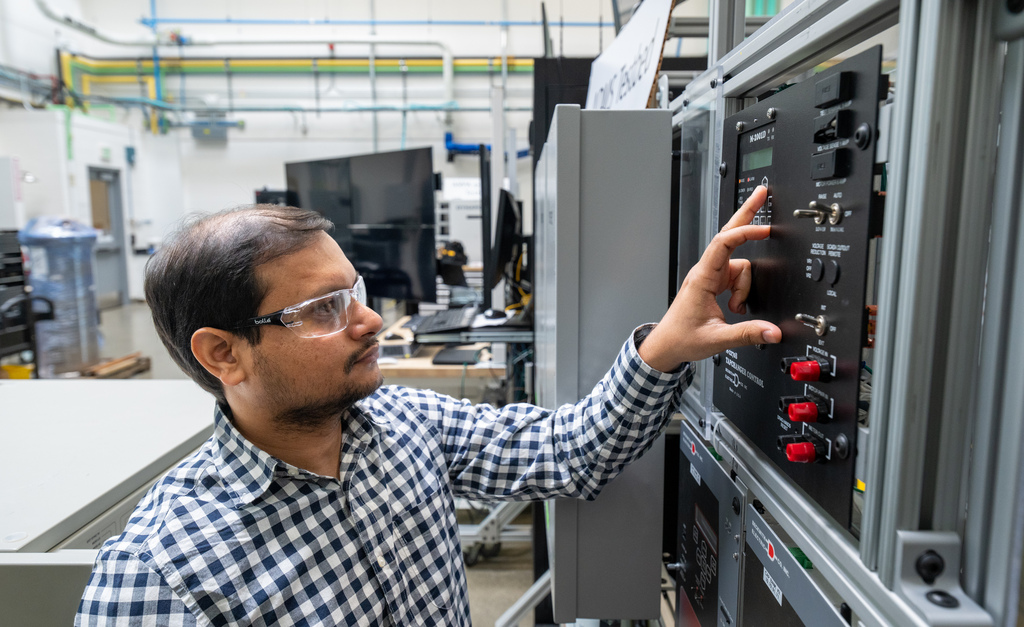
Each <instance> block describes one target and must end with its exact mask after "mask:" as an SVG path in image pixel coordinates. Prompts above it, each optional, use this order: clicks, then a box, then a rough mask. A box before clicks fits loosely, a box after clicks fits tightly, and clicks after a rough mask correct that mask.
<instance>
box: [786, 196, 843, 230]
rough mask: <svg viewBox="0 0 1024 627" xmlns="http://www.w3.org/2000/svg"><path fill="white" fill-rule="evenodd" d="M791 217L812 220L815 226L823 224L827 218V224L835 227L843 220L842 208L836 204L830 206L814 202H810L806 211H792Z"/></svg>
mask: <svg viewBox="0 0 1024 627" xmlns="http://www.w3.org/2000/svg"><path fill="white" fill-rule="evenodd" d="M793 217H794V218H814V223H815V224H824V223H825V219H826V218H827V219H828V223H829V224H832V225H836V224H839V223H840V222H841V221H842V219H843V208H842V207H841V206H839V203H836V202H834V203H832V204H831V205H825V204H822V203H820V202H818V201H816V200H812V201H811V203H810V205H808V207H807V209H797V210H796V211H794V212H793Z"/></svg>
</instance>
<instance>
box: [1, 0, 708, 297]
mask: <svg viewBox="0 0 1024 627" xmlns="http://www.w3.org/2000/svg"><path fill="white" fill-rule="evenodd" d="M46 1H47V2H48V4H49V5H50V6H52V7H53V8H54V9H55V10H57V11H58V12H60V13H63V14H67V15H69V16H71V17H73V18H75V19H80V20H82V21H84V22H85V23H88V24H90V25H92V26H95V27H97V28H99V29H100V30H102V31H104V32H106V33H109V34H112V35H117V36H120V37H124V38H141V37H146V36H148V35H149V34H150V33H151V31H150V30H149V29H148V28H147V27H144V26H142V25H141V24H140V23H139V19H140V18H142V17H145V16H147V15H148V14H149V10H150V6H149V2H148V0H46ZM547 4H548V10H549V13H548V19H549V23H550V24H551V31H550V34H551V38H552V40H553V45H554V51H555V53H556V54H564V55H566V56H586V57H593V56H596V55H597V54H599V53H600V51H601V50H602V49H603V48H607V46H608V45H610V44H611V42H612V40H613V38H614V29H613V27H612V16H611V2H610V0H601V1H600V2H594V1H593V0H563V1H560V2H558V3H551V2H549V3H547ZM623 4H625V3H623ZM156 5H157V12H158V14H159V15H160V16H161V17H183V18H206V19H223V18H225V17H231V18H234V19H246V18H258V19H287V20H296V19H332V20H350V19H369V18H370V17H371V15H370V7H371V3H370V1H369V0H366V1H360V2H355V3H352V2H342V1H341V0H317V1H313V0H310V1H309V2H302V3H298V2H280V1H279V0H248V1H246V2H238V0H175V1H174V2H170V1H169V0H158V1H157V3H156ZM503 5H507V11H508V13H507V15H506V14H503ZM374 6H375V10H376V17H377V19H379V20H394V19H403V20H428V19H429V20H439V21H443V20H490V21H496V20H502V19H505V18H507V19H509V20H519V21H539V19H540V4H539V3H522V2H513V1H509V2H495V1H491V2H466V1H465V0H432V1H431V2H426V3H424V2H420V1H414V0H389V1H388V2H379V1H378V2H376V3H375V5H374ZM706 12H707V2H706V0H689V1H688V2H684V3H682V4H681V5H680V6H679V7H677V9H676V12H675V14H676V15H700V14H706ZM560 18H564V20H565V21H567V22H596V21H598V19H599V18H600V19H603V20H604V22H605V23H606V24H607V26H605V27H604V28H603V29H598V28H596V27H565V28H559V26H558V23H559V19H560ZM160 30H161V31H163V32H167V31H170V30H180V31H181V32H182V33H183V34H185V35H187V36H190V37H194V38H197V39H204V40H217V39H221V40H223V39H235V40H237V39H243V38H244V39H255V40H268V39H275V40H283V39H298V40H308V39H322V40H327V39H336V40H344V39H346V38H348V39H352V38H360V37H367V36H369V35H371V32H372V31H373V30H374V29H371V27H370V26H368V25H344V26H342V25H320V26H308V25H291V26H280V25H274V26H259V25H225V24H215V25H182V26H177V25H169V26H162V27H161V28H160ZM375 30H376V35H377V36H378V37H382V38H391V39H418V40H437V41H442V42H443V43H444V44H445V45H447V46H448V47H449V48H450V49H451V50H452V52H453V53H454V55H455V56H456V57H497V56H500V55H501V54H502V51H503V48H502V32H501V29H500V28H499V27H498V26H475V27H460V26H441V25H436V24H434V25H418V26H389V25H380V26H378V27H377V28H376V29H375ZM705 45H706V44H705V42H704V40H702V39H694V40H688V41H687V42H685V45H684V46H682V47H681V48H680V50H681V51H682V53H683V54H698V55H699V54H703V52H704V49H705ZM57 47H60V48H62V49H66V50H70V51H73V52H78V53H81V54H84V55H87V56H93V57H95V58H115V57H116V58H149V57H150V56H151V54H152V51H151V49H149V48H147V47H118V46H112V45H109V44H105V43H102V42H98V41H96V40H93V39H91V38H89V37H87V36H84V35H81V34H79V33H76V32H74V31H72V30H70V29H68V28H66V27H63V26H60V25H58V24H55V23H53V22H50V21H48V20H47V19H46V18H45V17H43V16H42V14H41V13H40V12H39V10H38V9H37V7H36V6H35V4H34V2H32V1H31V0H0V63H2V64H6V65H10V66H13V67H16V68H18V69H22V70H27V71H32V72H37V73H45V74H52V73H55V72H56V71H57V67H56V53H55V49H56V48H57ZM676 50H677V47H676V46H674V45H672V44H670V45H669V46H667V47H666V54H669V55H672V54H675V53H676ZM505 51H506V52H507V53H508V54H509V55H510V56H512V57H534V56H540V55H541V54H542V53H543V41H542V37H541V30H540V28H539V27H536V26H530V27H524V26H512V27H510V28H509V29H508V39H507V48H506V49H505ZM159 52H160V54H161V55H162V56H163V57H168V56H172V57H173V56H177V55H182V56H185V57H190V58H194V57H234V58H238V57H254V56H260V55H263V56H271V57H286V56H318V57H322V56H328V55H329V51H328V48H327V45H326V44H323V43H318V44H308V45H306V44H304V45H289V46H267V45H258V46H224V45H220V46H213V47H185V48H181V49H179V48H177V47H173V46H164V47H161V48H160V51H159ZM369 52H370V49H369V47H368V46H367V45H365V44H358V45H339V46H338V47H337V50H336V54H337V56H342V57H364V58H365V57H366V56H367V55H368V54H369ZM376 53H377V54H378V55H380V56H403V55H404V56H408V57H410V58H412V57H432V58H437V57H438V56H439V52H438V50H437V49H434V48H420V47H412V46H395V45H381V46H378V47H377V49H376ZM501 82H502V81H501V76H500V71H497V72H494V73H491V74H465V73H458V74H456V77H455V85H454V87H455V99H456V101H457V102H458V103H459V105H460V106H462V107H476V108H484V109H485V111H482V112H456V113H454V114H452V116H451V119H452V124H451V131H452V132H453V133H454V136H455V140H456V141H457V142H459V143H468V144H477V143H491V142H492V137H493V131H494V123H493V118H492V115H491V113H490V111H489V108H490V106H491V88H492V86H495V85H500V84H501ZM332 85H333V89H331V90H330V91H328V89H329V88H330V87H331V86H332ZM182 86H184V88H185V92H184V96H185V99H186V101H187V102H188V103H190V104H195V103H197V102H206V103H217V104H219V105H224V104H226V103H227V100H228V95H227V94H228V92H227V83H226V80H225V78H224V76H223V75H216V76H208V77H203V76H195V75H190V76H188V77H187V78H186V81H185V83H184V85H182V83H181V81H180V79H179V78H178V77H170V78H168V79H166V80H165V82H164V88H165V90H166V92H165V98H167V99H168V100H170V101H178V100H180V98H181V97H182V93H180V89H181V87H182ZM232 87H233V91H234V93H233V98H234V100H235V103H236V104H243V105H244V104H249V105H261V106H268V105H269V106H275V105H277V106H280V105H282V104H285V105H293V106H294V105H299V106H303V107H311V106H313V103H314V98H315V95H314V88H313V81H312V79H311V78H310V77H309V76H308V75H307V76H302V77H294V76H269V77H268V76H243V75H234V76H233V78H232ZM94 90H103V93H109V94H111V95H124V96H135V97H137V96H142V95H144V92H143V91H142V90H141V89H140V87H139V85H138V84H134V83H133V84H123V85H104V86H95V87H94ZM320 90H321V100H320V102H321V104H322V105H323V106H327V107H329V106H351V105H353V104H355V105H368V104H370V81H369V77H368V76H366V75H365V74H364V75H337V76H335V78H334V79H333V80H332V79H330V78H329V77H326V76H324V77H322V78H321V81H320ZM377 92H378V94H377V95H378V102H379V103H380V104H384V105H397V104H401V103H402V102H410V103H421V104H439V103H441V102H443V101H444V100H445V94H444V90H443V86H442V81H441V76H440V75H439V74H430V75H412V74H410V75H407V77H406V81H405V83H404V85H403V81H402V79H401V77H400V76H398V75H393V74H392V75H384V74H382V75H381V76H379V77H378V82H377ZM506 93H507V104H508V106H509V107H510V108H513V109H527V110H528V109H530V108H531V107H532V75H531V74H529V73H526V74H516V73H511V74H510V76H509V77H508V82H507V92H506ZM25 116H29V117H25ZM61 116H63V114H62V113H37V114H29V113H27V112H22V113H16V112H15V111H13V110H0V154H13V155H17V156H19V157H20V158H21V159H22V167H23V168H24V169H25V170H28V171H32V172H33V174H35V175H36V176H37V177H38V178H39V179H40V183H39V184H36V185H35V186H26V209H27V211H28V213H29V215H40V214H42V213H55V212H58V211H60V212H63V213H72V214H73V215H76V216H78V217H80V218H81V219H85V220H88V218H89V204H88V203H89V201H88V179H87V175H86V172H87V168H88V166H89V165H101V166H103V167H114V168H116V169H122V170H123V174H122V177H121V180H122V184H123V185H125V186H126V189H125V192H124V195H123V197H124V198H125V199H126V202H125V209H126V211H125V213H126V220H127V221H129V223H128V224H127V225H126V231H127V233H128V235H129V237H130V236H131V235H132V234H134V235H135V243H136V247H140V248H141V247H146V246H147V245H148V244H149V243H151V242H154V241H159V240H161V239H162V238H163V237H164V236H165V235H166V234H167V233H168V232H169V231H170V230H171V229H172V228H173V226H174V225H175V224H177V223H178V222H179V221H180V219H181V218H182V216H184V215H186V214H188V213H192V212H209V211H215V210H219V209H222V208H225V207H231V206H236V205H239V204H243V203H249V202H252V200H253V192H254V190H256V189H259V188H262V187H264V186H267V187H270V188H283V187H284V185H285V181H284V163H286V162H288V161H303V160H310V159H318V158H326V157H337V156H345V155H353V154H363V153H369V152H373V151H374V149H375V147H376V149H378V150H397V149H399V148H401V147H402V146H403V144H404V146H405V147H407V148H413V147H422V146H433V148H434V154H435V169H436V170H437V171H440V172H441V173H442V174H443V175H444V176H452V177H456V176H477V175H478V174H479V166H478V161H477V158H476V157H474V156H460V157H457V158H456V159H455V161H454V162H453V163H448V162H446V161H445V150H444V131H445V130H446V127H445V124H444V123H443V120H444V115H443V114H441V113H437V112H410V113H408V114H407V115H406V116H405V125H404V130H403V116H402V115H401V114H400V113H397V112H382V113H378V114H377V116H376V119H377V128H378V132H377V141H376V146H375V143H374V141H373V131H372V122H373V114H371V113H326V112H325V113H322V114H321V115H319V116H316V115H314V114H306V115H305V116H299V115H293V114H290V113H235V114H233V115H232V116H231V119H233V120H241V121H244V122H245V130H235V129H232V130H230V131H229V140H228V141H227V142H226V143H222V144H216V143H207V142H201V141H196V140H195V139H193V137H192V135H191V133H190V131H189V129H187V128H185V129H182V128H177V129H172V130H170V131H168V132H167V134H165V135H157V136H154V135H152V134H151V133H149V132H148V131H147V130H146V120H145V119H144V116H143V114H142V113H141V111H139V110H133V111H131V112H125V111H120V112H119V113H118V114H117V116H116V118H117V119H116V123H106V124H104V123H102V122H97V121H94V120H87V121H83V122H81V123H77V120H78V118H79V117H81V116H76V118H75V119H76V125H75V127H74V129H73V133H72V135H73V143H72V147H73V156H74V159H73V161H72V162H69V163H66V164H63V172H64V173H63V174H61V167H58V166H57V165H55V163H56V160H55V158H54V157H53V156H52V155H55V154H56V155H60V154H61V153H60V151H61V150H62V148H61V146H62V145H63V143H64V141H65V138H64V131H63V127H62V122H61V121H60V120H61V119H62V118H61ZM171 117H172V119H176V120H179V121H188V120H189V119H191V116H190V115H183V116H177V115H175V114H171ZM531 118H532V114H531V113H530V112H529V111H510V112H508V113H507V122H508V127H509V128H511V129H514V130H515V132H516V135H517V142H516V143H517V148H525V147H526V146H527V145H528V142H529V136H528V127H529V122H530V119H531ZM29 119H30V120H31V122H30V123H28V124H22V121H23V120H29ZM128 145H131V146H134V148H135V149H136V155H137V156H136V158H137V165H136V167H135V168H133V169H130V170H129V169H128V168H127V164H125V163H124V147H125V146H128ZM103 146H108V147H109V148H110V153H111V156H112V160H116V163H99V164H97V163H95V160H96V159H98V156H97V155H98V154H99V151H100V148H101V147H103ZM59 158H61V157H58V159H59ZM63 158H65V159H66V157H63ZM530 163H531V162H530V160H529V159H521V160H518V162H517V164H516V173H517V180H518V183H519V189H518V195H519V197H520V198H523V199H526V201H527V206H529V199H530V198H531V197H532V189H531V184H532V172H531V171H530ZM129 178H130V183H131V188H132V189H131V196H130V198H129V196H128V193H127V185H128V184H129ZM61 180H63V183H64V184H58V183H55V181H61ZM29 188H31V189H29ZM529 214H530V211H529V209H528V210H527V215H529ZM144 261H145V257H138V256H130V257H129V269H130V280H129V283H130V290H129V291H130V293H131V296H132V297H133V298H134V297H139V296H141V276H142V274H141V268H142V265H143V263H144Z"/></svg>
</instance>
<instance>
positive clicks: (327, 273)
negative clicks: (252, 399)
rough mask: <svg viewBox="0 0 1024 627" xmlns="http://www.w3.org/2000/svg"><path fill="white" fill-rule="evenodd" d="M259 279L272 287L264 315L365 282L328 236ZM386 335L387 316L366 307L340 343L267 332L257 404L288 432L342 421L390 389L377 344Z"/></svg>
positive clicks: (255, 385) (263, 270) (272, 265)
mask: <svg viewBox="0 0 1024 627" xmlns="http://www.w3.org/2000/svg"><path fill="white" fill-rule="evenodd" d="M256 274H257V277H258V278H259V280H260V281H262V282H263V283H264V285H266V286H267V287H268V290H267V295H266V297H265V298H264V299H263V302H262V303H261V304H260V307H259V312H258V315H263V314H268V313H271V312H274V311H278V310H280V309H284V308H285V307H288V306H290V305H294V304H296V303H301V302H303V301H305V300H308V299H310V298H315V297H317V296H322V295H324V294H327V293H328V292H333V291H336V290H340V289H346V288H350V287H352V286H353V285H355V282H356V277H357V274H356V270H355V268H353V267H352V264H351V263H350V262H349V260H348V258H346V257H345V254H344V253H343V252H342V251H341V248H339V247H338V244H337V243H336V242H335V241H334V240H333V239H331V237H330V236H329V235H327V234H326V233H323V232H321V233H318V234H317V236H316V238H315V239H314V241H313V242H312V243H311V244H310V245H308V246H306V247H305V248H302V249H301V250H298V251H296V252H294V253H291V254H289V255H286V256H284V257H279V258H277V259H275V260H273V261H271V262H269V263H267V264H264V265H262V266H260V267H258V268H257V269H256ZM380 329H381V318H380V316H379V315H377V313H376V312H374V311H373V310H371V309H370V308H369V307H366V306H363V305H360V304H358V303H355V304H353V306H352V307H351V308H350V310H349V316H348V326H347V327H345V329H344V330H343V331H341V332H339V333H335V334H334V335H328V336H324V337H315V338H303V337H299V336H298V335H296V334H295V333H293V332H292V331H291V330H290V329H286V328H284V327H279V326H273V327H269V326H268V327H263V328H262V329H261V333H262V339H261V341H260V343H259V344H258V345H256V346H254V347H253V351H252V359H253V364H252V365H253V367H252V370H251V372H252V377H251V382H252V389H253V392H254V394H255V395H256V396H257V400H258V401H259V402H260V404H261V405H262V406H263V407H264V408H266V409H268V410H270V411H271V412H272V414H273V415H274V416H275V420H276V421H277V422H278V423H279V425H280V426H286V427H292V428H300V429H303V428H304V429H312V428H316V427H319V426H321V425H323V424H325V423H326V422H327V421H330V420H336V419H337V417H338V415H339V414H340V413H341V412H342V411H343V410H344V409H345V408H347V407H348V406H349V405H351V404H352V403H354V402H356V401H357V400H359V399H362V398H365V397H366V396H368V395H370V394H371V393H373V391H374V390H376V389H377V388H378V387H380V385H381V383H382V382H383V377H382V376H381V374H380V369H379V368H378V367H377V351H378V349H377V341H376V337H375V336H376V334H377V333H378V332H379V331H380Z"/></svg>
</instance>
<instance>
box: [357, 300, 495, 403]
mask: <svg viewBox="0 0 1024 627" xmlns="http://www.w3.org/2000/svg"><path fill="white" fill-rule="evenodd" d="M408 321H409V317H408V316H405V317H403V318H400V319H399V320H398V321H397V322H395V323H394V324H392V325H391V326H389V327H388V328H386V329H384V330H383V331H381V332H380V334H379V336H378V337H379V338H380V343H381V346H382V347H383V346H400V345H402V344H403V343H408V342H411V341H412V339H413V333H412V331H410V330H409V329H407V328H405V327H404V326H403V325H404V324H405V323H406V322H408ZM395 336H400V337H401V338H403V339H391V340H385V339H383V338H385V337H395ZM453 341H454V342H458V341H459V340H458V338H457V337H456V338H455V339H454V340H453ZM465 344H468V345H470V346H472V347H473V348H479V349H481V350H484V351H485V354H484V357H485V358H486V359H490V357H489V353H490V351H489V349H490V344H488V343H486V342H466V343H465ZM443 348H444V346H443V345H441V344H421V345H419V346H418V347H417V348H416V352H415V353H414V354H413V355H412V356H411V357H404V358H403V357H397V358H394V359H389V358H381V360H379V361H378V362H377V365H378V366H379V367H380V373H381V374H382V375H384V384H385V385H405V386H408V387H412V388H423V389H427V390H434V391H435V392H438V393H441V394H448V395H450V396H454V397H456V398H468V399H470V400H472V401H474V402H480V401H482V400H483V396H484V392H485V391H486V388H487V384H488V383H489V382H491V381H496V380H499V379H501V378H502V377H504V376H505V366H504V365H500V366H496V367H491V366H488V367H480V366H478V365H476V364H469V365H467V366H450V365H438V364H434V363H432V361H431V360H432V359H433V358H434V355H436V354H437V353H438V352H439V351H441V350H442V349H443ZM481 361H483V360H481Z"/></svg>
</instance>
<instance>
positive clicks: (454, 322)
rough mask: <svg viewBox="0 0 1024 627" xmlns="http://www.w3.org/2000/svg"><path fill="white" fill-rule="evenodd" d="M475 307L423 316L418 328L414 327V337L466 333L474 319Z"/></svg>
mask: <svg viewBox="0 0 1024 627" xmlns="http://www.w3.org/2000/svg"><path fill="white" fill-rule="evenodd" d="M476 314H477V307H476V305H469V306H467V307H463V308H461V309H445V310H443V311H439V312H437V313H436V314H434V315H432V316H425V317H424V318H423V321H422V322H420V324H419V326H417V327H416V335H424V334H427V333H451V332H456V331H468V330H469V328H470V327H471V326H472V324H473V318H475V317H476Z"/></svg>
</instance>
